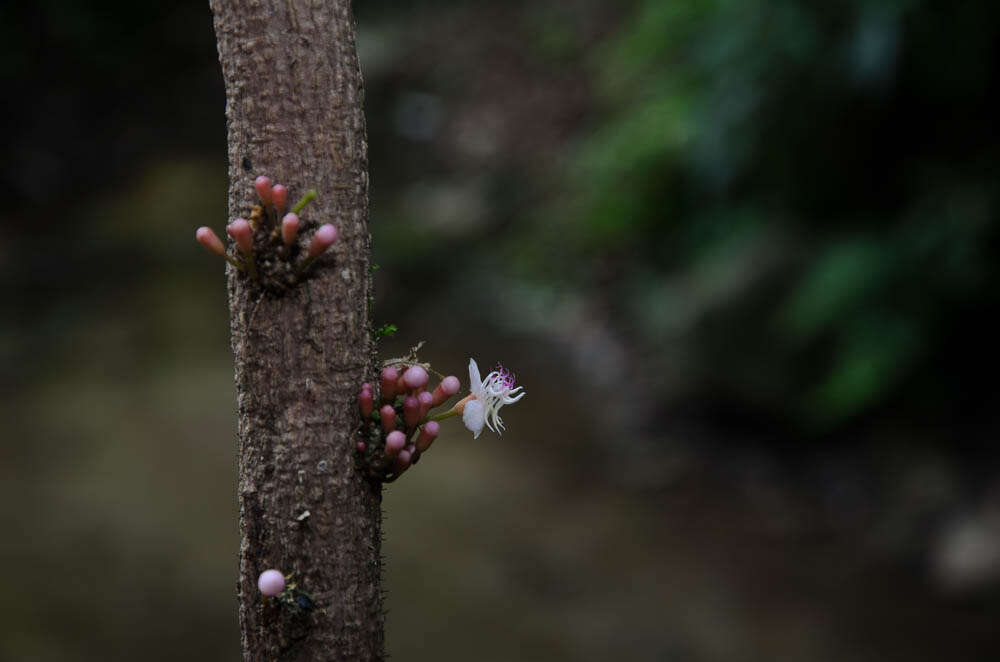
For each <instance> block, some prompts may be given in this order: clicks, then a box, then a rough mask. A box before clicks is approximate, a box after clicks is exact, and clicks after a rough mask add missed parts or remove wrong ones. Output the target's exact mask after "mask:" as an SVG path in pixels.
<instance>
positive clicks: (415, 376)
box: [403, 365, 428, 389]
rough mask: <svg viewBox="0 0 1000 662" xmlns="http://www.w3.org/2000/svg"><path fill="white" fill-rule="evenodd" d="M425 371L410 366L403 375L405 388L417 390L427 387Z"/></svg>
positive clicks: (416, 366)
mask: <svg viewBox="0 0 1000 662" xmlns="http://www.w3.org/2000/svg"><path fill="white" fill-rule="evenodd" d="M427 380H428V377H427V371H426V370H424V369H423V368H422V367H421V366H418V365H414V366H410V367H409V368H408V369H407V371H406V372H404V373H403V383H405V384H406V387H407V388H410V389H417V388H423V387H424V386H427Z"/></svg>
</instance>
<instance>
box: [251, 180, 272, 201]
mask: <svg viewBox="0 0 1000 662" xmlns="http://www.w3.org/2000/svg"><path fill="white" fill-rule="evenodd" d="M253 187H254V188H255V189H257V197H258V198H260V201H261V202H263V203H264V204H265V205H269V204H271V178H270V177H265V176H264V175H261V176H260V177H258V178H257V179H255V180H254V183H253Z"/></svg>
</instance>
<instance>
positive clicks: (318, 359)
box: [210, 0, 384, 662]
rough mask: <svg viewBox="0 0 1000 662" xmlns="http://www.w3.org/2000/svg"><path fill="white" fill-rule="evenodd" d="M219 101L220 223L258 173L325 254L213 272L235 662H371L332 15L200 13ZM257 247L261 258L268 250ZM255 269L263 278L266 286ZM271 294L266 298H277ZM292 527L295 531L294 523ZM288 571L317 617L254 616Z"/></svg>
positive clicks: (343, 119) (349, 127) (356, 181)
mask: <svg viewBox="0 0 1000 662" xmlns="http://www.w3.org/2000/svg"><path fill="white" fill-rule="evenodd" d="M210 4H211V7H212V11H213V13H214V15H215V31H216V36H217V38H218V46H219V59H220V61H221V63H222V71H223V76H224V78H225V84H226V117H227V120H228V130H229V177H230V188H229V217H230V219H233V218H236V217H247V216H248V215H249V213H250V209H251V207H252V205H253V204H254V203H255V202H256V199H255V197H254V189H253V180H254V177H255V176H257V175H260V174H266V175H268V176H269V177H270V178H271V179H272V180H273V181H274V182H276V183H282V184H285V185H286V186H287V187H288V190H289V192H290V195H289V200H290V202H294V200H295V199H297V198H298V197H299V196H301V195H302V193H304V192H305V191H306V190H307V189H310V188H313V189H316V191H317V192H318V194H319V196H318V198H317V199H316V201H315V202H313V203H312V204H311V205H310V206H309V207H307V208H306V210H305V211H304V212H302V214H301V216H302V223H303V227H302V236H301V237H300V243H302V242H307V241H308V237H309V236H310V235H311V234H312V232H313V231H314V230H315V229H316V227H318V225H319V224H322V223H328V222H329V223H333V224H334V225H336V226H337V229H338V230H339V234H340V237H339V241H338V242H337V243H335V244H334V246H333V248H332V249H331V250H330V251H328V252H327V253H325V254H324V255H323V256H321V257H320V259H319V260H317V261H316V262H315V263H314V264H313V265H312V267H311V268H310V269H309V271H308V272H307V273H306V275H305V276H304V277H303V278H300V279H298V280H297V281H294V282H291V281H287V280H286V281H280V279H279V278H276V277H274V274H276V273H277V271H275V269H277V267H275V265H276V264H278V262H279V260H278V259H277V248H275V247H273V246H271V247H269V246H268V245H267V241H266V239H267V231H268V230H269V228H266V227H265V228H262V229H261V230H260V231H258V232H257V234H256V237H255V246H259V247H260V248H259V252H258V254H257V261H258V271H259V272H260V282H259V283H258V282H256V281H254V280H253V279H252V278H250V277H249V276H248V275H247V274H246V273H244V272H240V271H238V270H237V269H234V268H233V267H231V266H230V267H229V270H228V280H229V304H230V311H231V327H232V344H233V354H234V357H235V362H236V384H237V409H238V419H239V425H238V428H239V429H238V442H239V488H238V489H239V506H240V534H241V543H240V575H239V582H238V586H239V614H240V629H241V633H242V646H243V656H244V659H245V660H267V661H268V662H270V661H272V660H378V659H381V658H382V655H383V643H384V633H383V632H384V631H383V615H382V604H381V593H380V588H379V579H380V572H381V566H380V556H379V548H380V540H381V532H380V501H381V488H380V486H379V485H378V484H377V483H373V482H371V481H369V480H367V479H366V478H365V476H364V471H363V468H362V467H360V466H359V465H358V464H357V460H356V454H355V452H354V444H355V440H354V438H353V436H354V434H355V431H356V429H357V427H358V409H357V398H358V392H359V389H360V386H361V383H362V382H363V381H364V380H365V379H366V378H370V377H371V376H372V375H373V374H374V372H373V371H374V365H373V347H372V339H371V333H370V322H369V300H370V299H369V298H370V296H371V278H370V269H369V254H370V238H369V234H368V225H367V215H368V186H367V184H368V176H367V145H366V139H365V125H364V117H363V114H362V109H361V101H362V87H361V74H360V71H359V68H358V61H357V54H356V49H355V36H354V25H353V19H352V17H351V11H350V2H348V0H329V1H325V2H315V1H309V0H211V3H210ZM272 243H273V242H272ZM269 269H270V270H271V271H269ZM279 281H280V282H279ZM307 511H308V515H306V513H307ZM268 568H277V569H279V570H281V571H283V572H284V573H285V574H290V573H292V572H294V577H293V578H292V581H293V582H295V583H296V584H297V585H298V588H299V589H301V590H302V591H305V592H307V593H308V594H309V595H310V596H311V597H312V599H313V600H314V601H315V603H316V608H315V609H314V610H308V609H302V608H300V607H298V606H296V605H294V604H290V603H286V602H283V601H281V600H275V599H269V600H263V599H262V596H261V595H260V593H259V592H258V589H257V577H258V575H259V573H260V572H261V571H263V570H265V569H268Z"/></svg>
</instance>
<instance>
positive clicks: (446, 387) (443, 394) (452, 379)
mask: <svg viewBox="0 0 1000 662" xmlns="http://www.w3.org/2000/svg"><path fill="white" fill-rule="evenodd" d="M460 386H461V384H459V383H458V377H456V376H454V375H448V376H447V377H445V378H444V379H442V380H441V383H440V384H438V385H437V388H436V389H434V400H433V402H431V406H432V407H437V406H438V405H439V404H441V403H442V402H444V401H445V400H447V399H448V398H450V397H451V396H453V395H455V394H456V393H458V389H459V387H460Z"/></svg>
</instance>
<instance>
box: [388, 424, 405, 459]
mask: <svg viewBox="0 0 1000 662" xmlns="http://www.w3.org/2000/svg"><path fill="white" fill-rule="evenodd" d="M404 446H406V435H405V434H403V433H402V432H400V431H399V430H394V431H392V432H390V433H389V434H387V435H386V437H385V452H386V454H388V455H396V454H397V453H399V451H401V450H403V447H404Z"/></svg>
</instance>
